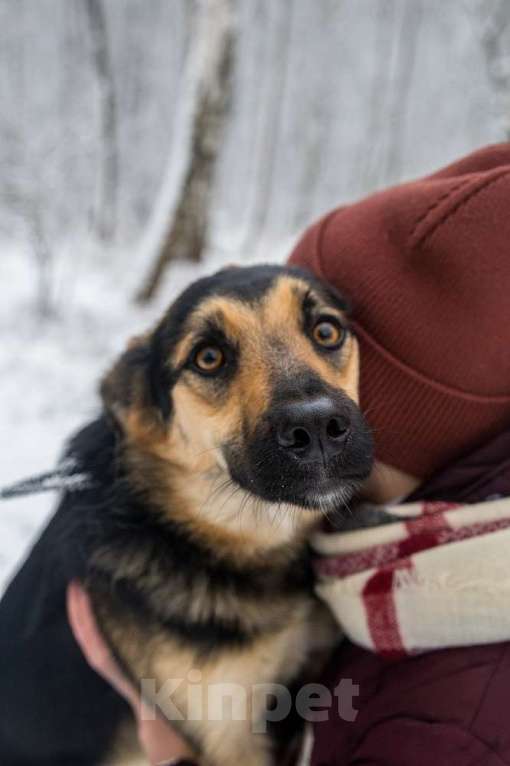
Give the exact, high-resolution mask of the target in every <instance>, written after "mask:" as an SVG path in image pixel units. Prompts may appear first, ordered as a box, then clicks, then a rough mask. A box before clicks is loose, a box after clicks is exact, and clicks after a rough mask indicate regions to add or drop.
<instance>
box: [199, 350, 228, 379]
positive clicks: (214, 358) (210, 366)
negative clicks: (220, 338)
mask: <svg viewBox="0 0 510 766" xmlns="http://www.w3.org/2000/svg"><path fill="white" fill-rule="evenodd" d="M193 362H194V364H195V367H197V368H198V369H199V370H200V372H205V373H212V372H217V371H218V370H219V369H220V368H221V367H223V365H224V363H225V355H224V353H223V351H222V350H221V349H220V348H218V346H203V347H202V348H201V349H199V350H198V351H197V352H196V354H195V356H194V358H193Z"/></svg>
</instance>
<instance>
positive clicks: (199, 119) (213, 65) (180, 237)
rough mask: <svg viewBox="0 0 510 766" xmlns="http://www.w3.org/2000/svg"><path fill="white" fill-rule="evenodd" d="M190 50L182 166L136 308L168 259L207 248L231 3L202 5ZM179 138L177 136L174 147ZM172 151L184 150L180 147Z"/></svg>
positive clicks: (228, 68) (227, 90) (194, 256)
mask: <svg viewBox="0 0 510 766" xmlns="http://www.w3.org/2000/svg"><path fill="white" fill-rule="evenodd" d="M191 46H192V48H191V50H190V53H189V57H188V64H187V70H188V78H187V79H188V82H187V87H188V88H189V89H191V90H192V91H193V92H192V94H191V99H192V104H193V106H192V114H191V124H190V126H189V133H190V138H189V145H188V152H187V158H186V166H185V168H184V172H182V178H181V181H180V188H179V192H178V195H177V200H176V202H175V204H174V209H173V216H171V217H170V218H169V220H168V223H167V227H166V233H165V235H164V237H163V241H162V243H161V245H160V248H159V251H158V252H157V253H156V257H155V260H154V262H153V264H152V266H151V268H150V269H149V272H148V275H147V277H146V279H145V282H144V283H143V286H142V288H141V290H140V291H139V292H138V294H137V296H136V299H137V301H138V302H140V303H145V302H147V301H149V300H150V299H151V298H152V297H153V296H154V295H155V293H156V291H157V289H158V287H159V285H160V283H161V279H162V276H163V274H164V272H165V270H166V268H167V267H168V264H169V263H170V262H171V261H172V260H173V259H175V258H184V259H187V260H191V261H199V260H200V259H201V257H202V254H203V251H204V248H205V246H206V242H207V235H208V230H209V218H210V208H211V197H212V188H213V181H214V171H215V167H216V161H217V158H218V154H219V151H220V147H221V141H222V136H223V130H224V126H225V118H226V114H227V111H228V106H229V104H230V96H231V79H232V78H231V74H232V60H233V46H234V31H233V0H202V1H201V3H200V12H199V16H198V17H197V24H196V29H195V33H194V35H193V39H192V42H191ZM188 96H189V94H188ZM181 139H182V135H178V141H179V142H180V140H181ZM176 149H177V151H178V152H185V151H186V147H185V146H182V145H181V146H177V147H176ZM171 167H172V163H171Z"/></svg>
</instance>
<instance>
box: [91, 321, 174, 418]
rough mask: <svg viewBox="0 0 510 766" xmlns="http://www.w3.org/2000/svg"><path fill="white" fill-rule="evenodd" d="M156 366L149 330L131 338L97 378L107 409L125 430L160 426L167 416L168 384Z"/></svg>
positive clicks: (169, 405)
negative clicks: (98, 378) (104, 372)
mask: <svg viewBox="0 0 510 766" xmlns="http://www.w3.org/2000/svg"><path fill="white" fill-rule="evenodd" d="M166 378H167V375H166V374H165V373H164V371H163V370H161V369H160V364H159V361H158V359H157V354H156V351H155V349H154V346H153V343H152V334H147V335H141V336H136V337H134V338H132V339H131V340H130V341H129V343H128V345H127V348H126V350H125V351H124V353H123V354H122V356H121V357H120V358H119V359H118V360H117V362H116V363H115V364H114V365H113V367H112V369H111V370H110V371H109V372H108V373H107V374H106V375H105V377H104V378H103V380H102V382H101V389H100V392H101V398H102V400H103V405H104V407H105V409H106V411H107V413H108V414H109V415H110V416H111V417H112V418H113V419H114V421H115V422H116V423H117V424H118V425H119V426H120V427H121V428H122V430H124V431H126V432H129V431H131V430H132V429H133V428H135V429H136V430H137V431H139V429H140V428H141V427H143V428H144V429H150V430H152V429H154V428H157V429H159V430H160V429H163V428H164V427H165V424H166V421H167V420H168V418H169V416H170V410H171V404H170V385H169V381H168V380H166Z"/></svg>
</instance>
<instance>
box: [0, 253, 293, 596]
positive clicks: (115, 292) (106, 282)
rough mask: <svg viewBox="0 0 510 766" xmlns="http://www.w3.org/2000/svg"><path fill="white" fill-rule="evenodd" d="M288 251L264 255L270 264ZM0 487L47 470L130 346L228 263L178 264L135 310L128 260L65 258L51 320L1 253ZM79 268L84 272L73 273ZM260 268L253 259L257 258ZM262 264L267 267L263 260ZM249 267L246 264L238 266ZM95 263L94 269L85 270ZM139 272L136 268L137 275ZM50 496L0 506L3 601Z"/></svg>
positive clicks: (25, 271) (29, 283)
mask: <svg viewBox="0 0 510 766" xmlns="http://www.w3.org/2000/svg"><path fill="white" fill-rule="evenodd" d="M285 250H286V248H284V247H280V248H277V249H276V250H274V249H271V253H272V258H271V260H279V259H282V258H283V255H284V253H285ZM0 252H1V257H0V284H2V286H3V290H2V301H1V302H0V486H4V485H6V484H9V483H11V482H14V481H16V480H18V479H22V478H25V477H28V476H30V475H32V474H34V473H39V472H43V471H46V470H50V469H51V468H52V467H53V466H54V464H55V461H56V460H57V458H58V456H59V454H60V452H61V450H62V446H63V444H64V442H65V440H66V438H67V437H68V436H69V435H70V434H71V433H72V432H73V431H74V430H76V429H77V428H79V427H80V426H81V425H82V424H83V423H84V422H86V420H87V419H89V418H91V417H93V416H94V414H95V413H96V412H97V410H98V407H99V399H98V396H97V393H96V391H97V383H98V380H99V377H100V376H101V374H102V373H103V372H104V371H105V370H106V369H107V368H108V366H109V364H110V363H111V361H112V360H113V359H114V358H115V356H116V355H117V354H118V353H119V351H120V350H121V349H122V348H123V347H124V345H125V342H126V341H127V339H128V338H129V337H131V336H132V335H135V334H137V333H139V332H140V331H142V330H144V329H146V328H147V327H148V326H150V325H151V324H152V323H153V322H154V321H155V320H156V319H157V318H158V316H159V315H160V314H161V313H162V311H163V309H164V308H165V307H166V305H168V304H169V302H170V301H171V300H172V298H173V297H174V296H176V295H177V294H178V293H179V292H180V291H181V290H182V289H183V288H184V287H185V286H186V285H187V284H188V283H189V282H190V281H192V280H193V279H195V278H197V277H198V276H201V275H202V274H204V273H210V272H212V271H214V270H215V269H216V268H218V267H220V266H221V265H222V264H223V263H224V261H225V260H227V261H228V262H231V261H232V260H233V259H232V256H231V254H229V255H222V254H218V253H216V254H212V255H211V256H210V257H209V258H208V259H207V261H206V262H205V263H204V264H201V265H199V266H196V265H189V264H184V263H179V264H175V265H174V266H173V267H172V268H171V270H170V271H169V273H168V276H167V279H166V283H165V285H164V287H163V289H162V291H161V295H160V297H159V298H158V300H157V301H156V302H155V303H154V305H151V306H150V307H148V308H140V307H137V306H135V305H134V304H133V302H132V301H131V296H132V294H133V292H134V289H135V283H134V281H133V273H132V271H130V269H129V268H126V264H130V263H132V260H130V258H129V254H121V255H120V256H119V255H118V254H115V255H114V256H111V259H112V262H113V264H114V265H113V267H112V266H111V264H110V262H108V268H105V263H104V259H106V258H109V257H110V256H108V255H107V254H104V253H103V254H101V253H99V254H97V255H96V256H95V260H94V259H88V260H87V263H88V264H89V265H88V267H87V268H86V267H85V265H84V264H83V259H80V258H78V257H77V256H76V257H75V258H74V259H73V257H72V256H71V258H67V259H66V260H65V262H66V263H71V264H72V265H71V267H69V266H68V267H66V270H65V271H64V272H63V273H61V274H59V282H58V290H57V307H58V308H57V313H56V316H55V317H53V318H51V319H46V320H41V319H40V318H38V317H37V315H36V314H35V313H34V269H33V264H31V263H30V262H29V261H28V260H27V258H26V256H25V254H24V253H23V252H22V251H20V250H16V249H14V248H13V247H11V248H9V246H8V245H7V246H2V247H1V248H0ZM80 260H81V261H82V262H81V265H80ZM257 260H260V258H257ZM264 260H269V258H264ZM244 262H246V261H244ZM91 264H92V265H91ZM142 271H143V269H140V268H137V269H136V272H137V274H139V273H141V272H142ZM56 500H57V497H56V496H55V494H54V493H46V494H38V495H31V496H27V497H24V498H18V499H12V500H8V501H5V502H1V501H0V593H1V592H2V590H3V589H4V587H5V585H6V584H7V582H8V580H9V578H10V577H11V576H12V573H13V570H14V569H15V568H16V566H17V565H18V564H19V562H20V560H21V559H22V557H23V556H24V554H25V553H26V551H27V550H28V548H29V547H30V545H31V543H32V542H33V540H34V536H35V535H36V533H37V532H38V531H39V530H40V529H41V528H42V526H43V525H44V523H45V521H46V520H47V518H48V515H49V513H50V512H51V509H52V508H53V507H54V505H55V502H56Z"/></svg>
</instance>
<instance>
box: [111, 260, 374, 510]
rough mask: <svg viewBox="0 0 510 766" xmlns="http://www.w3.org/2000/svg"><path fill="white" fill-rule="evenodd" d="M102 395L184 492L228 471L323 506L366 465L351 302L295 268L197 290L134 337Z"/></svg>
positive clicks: (244, 482) (252, 273) (232, 273)
mask: <svg viewBox="0 0 510 766" xmlns="http://www.w3.org/2000/svg"><path fill="white" fill-rule="evenodd" d="M103 397H104V400H105V403H106V406H107V408H108V409H109V410H110V411H111V412H113V414H114V416H115V417H116V419H117V421H118V422H119V423H120V425H121V428H122V429H123V431H124V434H125V437H126V439H127V440H128V441H129V442H130V443H131V444H132V445H134V446H135V448H136V449H138V450H141V451H143V452H145V453H147V452H148V453H153V454H154V455H157V457H158V459H159V460H160V461H161V460H162V461H166V462H167V463H168V468H169V470H171V471H173V472H174V475H176V474H179V475H180V476H181V479H182V477H184V481H185V482H187V484H188V486H190V487H191V485H192V484H193V482H194V481H196V482H199V481H200V477H203V476H204V475H207V476H209V477H216V478H217V479H218V478H219V479H220V480H221V477H223V480H224V481H228V482H232V483H233V484H234V485H235V486H236V487H238V488H241V489H242V490H244V492H245V493H247V494H248V495H250V496H254V497H256V498H258V499H262V500H264V501H269V502H270V503H285V504H291V505H293V506H298V507H301V508H313V509H323V510H328V509H332V508H334V507H336V506H338V504H339V503H342V501H346V500H348V499H349V498H350V496H351V495H352V493H353V491H354V490H355V489H356V488H357V487H358V486H359V484H360V482H361V481H362V480H363V479H365V478H366V477H367V476H368V474H369V472H370V470H371V467H372V442H371V438H370V434H369V430H368V428H367V426H366V423H365V421H364V419H363V416H362V414H361V412H360V410H359V408H358V406H357V400H358V347H357V343H356V340H355V338H354V336H353V335H352V333H351V332H350V331H349V327H348V320H347V306H346V303H345V301H344V300H343V299H342V298H341V296H340V295H338V294H337V293H336V292H335V291H333V290H332V289H331V288H329V287H328V286H326V285H324V284H322V283H321V282H319V281H318V280H316V279H315V278H313V277H312V276H310V275H308V274H307V273H305V272H302V271H300V270H297V269H291V268H280V267H276V266H254V267H248V268H229V269H225V270H223V271H220V272H218V273H217V274H215V275H213V276H211V277H207V278H205V279H201V280H199V281H198V282H196V283H194V284H192V285H191V286H190V287H189V288H188V289H187V290H185V291H184V293H182V294H181V296H180V297H179V298H178V299H177V300H176V301H175V303H174V304H173V305H172V306H171V307H170V309H169V310H168V312H167V313H166V315H165V316H164V317H163V319H162V320H161V322H160V323H159V324H158V326H157V327H156V329H155V330H154V331H153V332H152V333H150V334H148V335H146V336H144V337H142V338H140V339H135V341H133V342H132V344H131V345H130V347H129V348H128V350H127V351H126V353H125V354H124V355H123V356H122V357H121V359H120V360H119V361H118V363H117V364H116V366H115V367H114V369H113V370H112V372H111V373H110V374H109V375H108V376H107V377H106V379H105V381H104V383H103ZM194 476H195V479H194V478H193V477H194Z"/></svg>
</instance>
